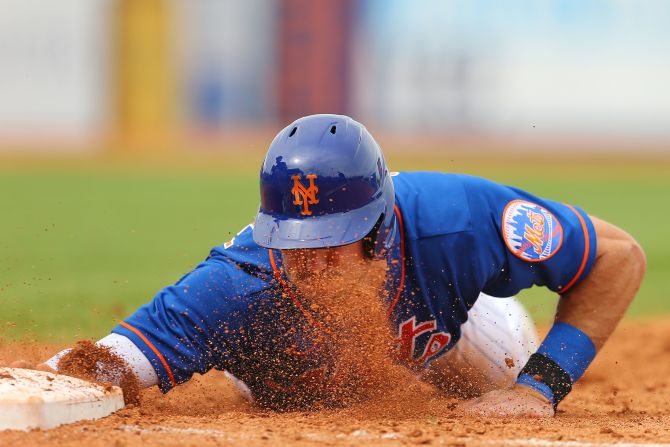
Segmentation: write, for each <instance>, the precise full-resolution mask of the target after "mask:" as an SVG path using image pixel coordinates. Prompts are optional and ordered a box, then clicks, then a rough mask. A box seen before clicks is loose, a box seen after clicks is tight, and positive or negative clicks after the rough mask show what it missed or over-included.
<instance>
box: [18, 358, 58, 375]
mask: <svg viewBox="0 0 670 447" xmlns="http://www.w3.org/2000/svg"><path fill="white" fill-rule="evenodd" d="M9 367H10V368H21V369H35V370H37V371H45V372H50V373H56V371H55V370H54V369H52V368H51V367H50V366H49V365H47V364H46V363H38V364H37V365H34V364H32V363H30V362H28V361H26V360H16V361H14V362H12V363H10V364H9Z"/></svg>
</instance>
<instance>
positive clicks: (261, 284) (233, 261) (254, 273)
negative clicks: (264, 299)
mask: <svg viewBox="0 0 670 447" xmlns="http://www.w3.org/2000/svg"><path fill="white" fill-rule="evenodd" d="M252 231H253V226H252V225H251V224H249V225H247V226H246V227H244V228H243V229H242V230H241V231H240V232H238V233H237V234H236V235H235V236H234V237H232V238H231V239H230V240H229V241H227V242H225V243H223V244H221V245H218V246H216V247H214V248H212V250H211V251H210V253H209V256H208V257H207V259H206V260H205V261H204V262H203V263H202V264H200V266H198V268H196V270H194V273H195V272H196V271H197V270H198V269H203V268H204V269H206V270H207V271H208V272H207V275H208V276H209V277H210V279H213V278H212V277H216V278H218V280H220V281H224V282H225V284H226V287H225V289H226V291H227V294H228V295H240V294H244V295H250V294H255V293H257V292H260V291H262V290H265V289H267V288H269V287H271V283H272V281H273V267H272V263H271V262H270V257H269V253H268V250H267V249H265V248H263V247H260V246H259V245H257V244H256V243H255V242H254V241H253V238H252Z"/></svg>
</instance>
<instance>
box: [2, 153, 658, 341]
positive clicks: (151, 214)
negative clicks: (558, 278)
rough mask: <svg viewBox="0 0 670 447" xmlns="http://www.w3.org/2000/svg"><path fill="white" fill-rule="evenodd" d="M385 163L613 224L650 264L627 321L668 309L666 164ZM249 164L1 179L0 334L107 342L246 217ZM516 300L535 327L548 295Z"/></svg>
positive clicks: (67, 170)
mask: <svg viewBox="0 0 670 447" xmlns="http://www.w3.org/2000/svg"><path fill="white" fill-rule="evenodd" d="M390 158H391V159H392V161H393V162H394V164H393V167H394V168H395V169H403V168H407V169H414V168H423V169H426V168H430V169H442V170H445V171H460V172H468V173H473V174H480V175H485V176H487V177H489V178H492V179H494V180H497V181H501V182H505V183H509V184H514V185H516V186H519V187H522V188H524V189H527V190H529V191H532V192H533V193H536V194H538V195H541V196H545V197H548V198H552V199H557V200H561V201H565V202H570V203H573V204H576V205H579V206H581V207H583V208H585V209H586V210H587V211H588V212H590V213H592V214H594V215H597V216H599V217H602V218H604V219H606V220H610V221H612V222H614V223H616V224H617V225H619V226H621V227H622V228H624V229H626V230H627V231H629V232H630V233H632V234H633V235H634V236H635V237H636V238H637V239H638V240H639V241H640V243H641V244H642V246H643V247H644V248H645V250H646V252H647V256H648V263H649V269H648V273H647V277H646V279H645V282H644V284H643V287H642V290H641V291H640V294H639V296H638V298H637V299H636V301H635V302H634V304H633V306H632V309H631V311H630V312H629V315H648V314H659V313H667V312H669V311H670V300H669V299H668V296H669V295H670V286H669V285H668V282H667V279H668V273H669V272H670V234H668V233H670V230H669V228H670V225H669V224H668V220H669V218H670V211H669V210H668V206H667V204H668V203H669V197H670V178H669V177H670V176H668V175H667V173H668V172H670V170H668V164H667V163H665V162H663V163H660V164H659V163H651V162H631V163H619V164H616V163H609V164H603V163H598V162H589V163H586V164H583V165H580V164H573V163H567V162H565V163H559V164H558V165H552V167H547V166H546V164H545V163H544V162H541V161H539V162H529V163H528V164H524V163H523V162H519V161H516V162H494V161H490V162H486V163H482V162H476V161H461V162H453V161H449V160H443V159H440V157H429V156H424V157H423V158H421V157H419V158H414V159H412V160H407V159H402V158H399V157H395V158H393V157H390ZM256 164H257V163H255V162H254V163H253V165H252V164H251V163H249V165H244V164H242V165H240V166H235V167H229V168H224V167H223V163H216V164H214V165H212V166H188V167H179V166H173V167H172V168H170V169H161V170H158V169H155V168H153V169H152V168H151V167H149V165H147V166H144V167H139V168H138V167H137V166H131V165H128V167H124V166H123V165H119V166H116V167H113V168H110V167H105V166H104V165H103V164H102V163H99V164H96V163H93V164H91V165H90V166H88V167H86V168H82V167H81V166H78V167H77V166H75V167H68V166H65V167H64V166H60V167H58V168H56V167H52V168H50V167H48V166H44V165H42V166H30V165H27V166H15V167H13V168H11V169H10V168H5V169H2V170H0V192H1V194H0V306H1V309H2V313H1V315H2V317H1V318H0V337H3V338H37V339H40V340H53V341H67V340H72V339H74V338H79V337H100V336H102V335H105V334H106V333H108V331H109V329H110V328H111V327H112V326H113V325H114V324H115V321H116V320H118V319H120V318H123V317H124V316H126V315H127V314H129V313H131V312H132V311H133V310H134V309H135V308H136V307H137V306H139V305H140V304H142V303H144V302H146V301H148V300H149V299H151V298H152V297H153V295H154V293H155V292H156V291H157V290H158V289H159V288H160V287H162V286H163V285H166V284H169V283H172V282H174V281H175V280H176V279H177V278H178V277H180V276H181V275H182V274H183V273H185V272H186V271H188V270H190V269H191V268H192V267H193V266H194V265H195V264H197V263H198V262H199V261H200V260H202V259H204V258H205V257H206V256H207V254H208V251H209V248H210V247H212V246H214V245H218V244H220V243H222V242H224V241H226V240H228V239H230V237H231V235H233V234H235V232H237V231H238V230H239V229H240V228H241V227H242V226H244V225H246V224H247V223H248V222H250V221H251V220H252V219H253V215H254V213H255V210H256V207H257V203H258V192H257V178H256V173H257V168H256ZM612 293H613V294H614V293H616V291H612ZM523 299H524V302H525V303H526V304H527V305H528V306H529V308H530V309H531V311H532V312H533V314H534V315H535V316H536V317H538V318H540V319H546V318H547V317H548V316H549V315H550V314H551V312H552V311H553V308H554V303H555V298H554V297H553V295H552V294H550V293H547V292H545V291H542V290H540V289H533V290H530V291H528V292H524V293H523Z"/></svg>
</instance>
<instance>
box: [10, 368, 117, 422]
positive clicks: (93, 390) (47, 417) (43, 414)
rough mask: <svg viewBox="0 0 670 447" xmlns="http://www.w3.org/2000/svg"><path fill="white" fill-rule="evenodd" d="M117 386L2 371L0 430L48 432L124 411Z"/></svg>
mask: <svg viewBox="0 0 670 447" xmlns="http://www.w3.org/2000/svg"><path fill="white" fill-rule="evenodd" d="M123 406H124V404H123V392H122V391H121V389H120V388H118V387H108V389H106V388H105V387H102V386H100V385H95V384H93V383H90V382H86V381H84V380H79V379H75V378H73V377H68V376H62V375H59V374H52V373H48V372H43V371H33V370H28V369H17V368H0V430H30V429H33V428H41V429H48V428H53V427H57V426H59V425H62V424H68V423H71V422H77V421H82V420H91V419H99V418H102V417H105V416H108V415H110V414H112V413H114V412H115V411H117V410H120V409H121V408H123Z"/></svg>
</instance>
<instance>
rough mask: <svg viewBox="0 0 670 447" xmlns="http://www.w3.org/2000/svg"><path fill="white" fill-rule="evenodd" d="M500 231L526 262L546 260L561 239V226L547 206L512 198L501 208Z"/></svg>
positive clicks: (561, 241)
mask: <svg viewBox="0 0 670 447" xmlns="http://www.w3.org/2000/svg"><path fill="white" fill-rule="evenodd" d="M502 233H503V238H504V239H505V244H506V245H507V248H508V249H509V250H510V251H511V252H512V253H513V254H514V256H516V257H517V258H519V259H521V260H523V261H526V262H541V261H546V260H547V259H549V258H551V257H552V256H554V255H555V254H556V252H558V250H559V248H561V244H562V243H563V228H562V227H561V224H560V222H559V221H558V220H557V219H556V217H555V216H554V215H553V214H552V213H550V212H549V211H548V210H547V209H546V208H544V207H542V206H540V205H537V204H535V203H532V202H528V201H526V200H512V201H511V202H509V203H508V204H507V206H506V207H505V210H504V211H503V217H502Z"/></svg>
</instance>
